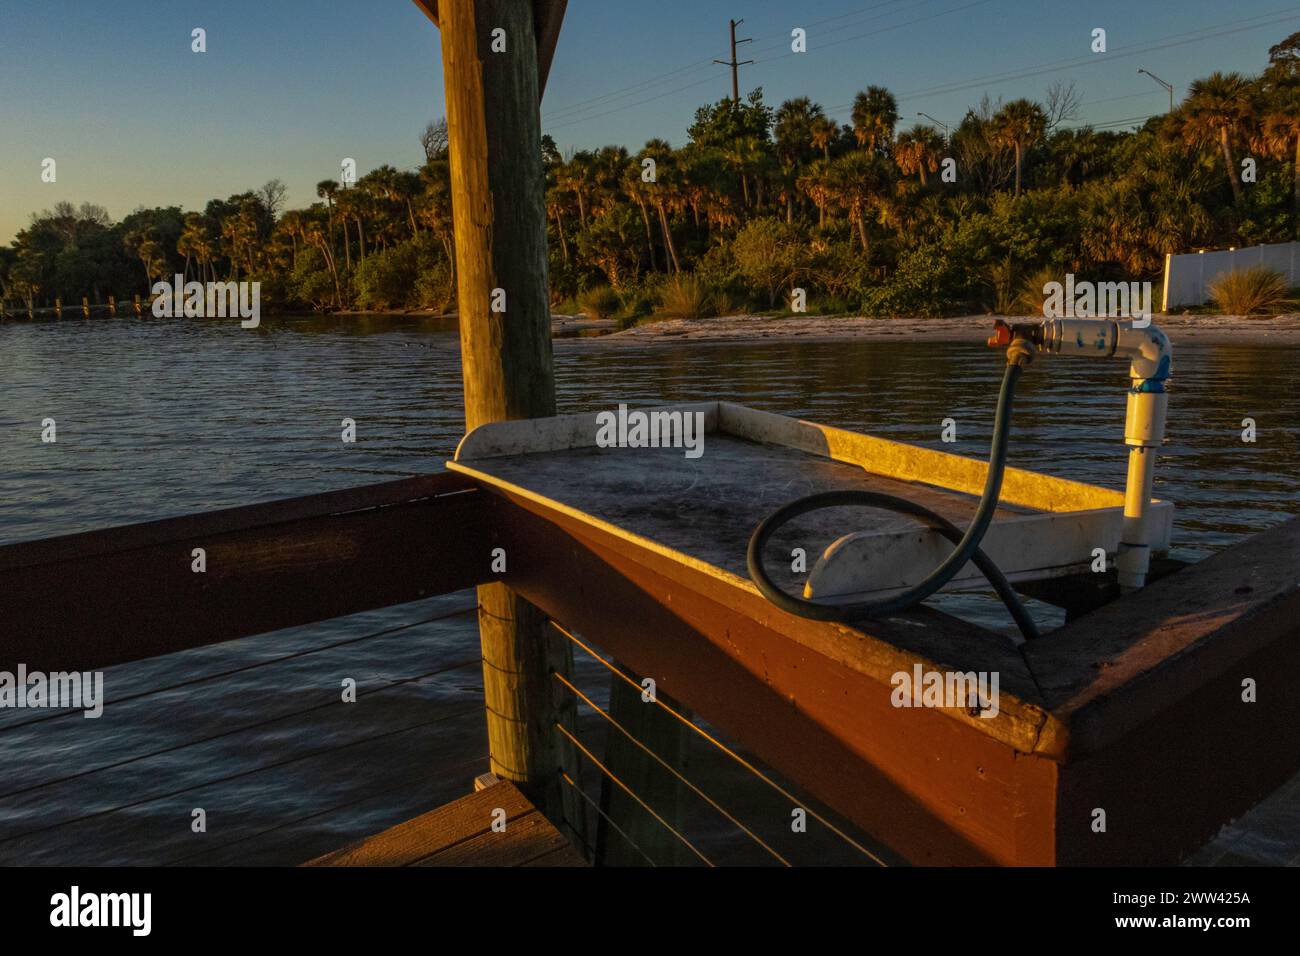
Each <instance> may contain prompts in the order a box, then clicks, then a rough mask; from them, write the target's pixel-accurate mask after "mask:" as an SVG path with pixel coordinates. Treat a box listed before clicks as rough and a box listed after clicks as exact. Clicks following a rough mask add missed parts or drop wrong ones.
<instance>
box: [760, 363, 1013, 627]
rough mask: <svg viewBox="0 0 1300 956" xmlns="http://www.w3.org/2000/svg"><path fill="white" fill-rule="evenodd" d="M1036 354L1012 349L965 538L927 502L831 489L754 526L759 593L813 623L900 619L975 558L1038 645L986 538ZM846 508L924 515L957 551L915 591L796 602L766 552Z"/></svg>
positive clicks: (777, 512) (788, 507)
mask: <svg viewBox="0 0 1300 956" xmlns="http://www.w3.org/2000/svg"><path fill="white" fill-rule="evenodd" d="M1031 356H1032V353H1031V352H1030V350H1029V348H1028V346H1026V345H1025V344H1024V343H1023V340H1019V339H1017V341H1016V342H1015V343H1013V344H1012V346H1011V348H1010V349H1008V350H1007V370H1006V374H1005V375H1003V377H1002V389H1001V391H1000V392H999V393H998V409H997V417H996V418H995V420H994V422H993V445H992V448H991V449H990V450H989V474H988V479H987V480H986V481H985V483H984V492H983V494H982V495H981V496H980V502H979V507H978V508H976V509H975V517H974V518H973V519H971V523H970V526H969V527H967V528H966V531H965V533H963V532H962V530H961V529H960V528H958V527H957V526H956V525H954V524H953V523H952V522H951V521H949V520H948V519H947V518H945V517H944V516H943V515H941V514H938V513H936V512H934V511H931V510H930V509H929V508H926V507H925V506H924V505H919V504H917V503H916V502H914V501H908V500H907V499H906V498H898V497H895V496H894V495H885V494H880V493H878V492H873V491H826V492H822V493H821V494H816V495H809V496H808V497H806V498H799V499H797V500H795V501H792V502H790V503H789V504H787V505H782V506H781V507H780V508H778V509H777V510H776V511H774V512H772V514H770V515H768V516H767V518H765V519H764V520H763V522H762V523H761V524H760V525H759V526H758V527H757V528H755V529H754V533H753V535H751V536H750V539H749V550H748V552H747V553H746V555H745V562H746V564H747V565H748V567H749V576H750V578H752V579H753V581H754V584H756V585H757V586H758V590H759V591H760V592H762V594H763V596H764V597H765V598H767V599H768V600H769V601H771V602H772V603H773V604H775V605H776V606H777V607H779V608H780V609H781V610H783V611H787V612H789V613H790V614H796V615H798V616H799V617H806V618H812V619H813V620H817V621H840V622H843V623H851V622H853V621H860V620H864V619H866V618H873V617H882V616H884V615H886V614H894V613H897V612H899V611H902V610H905V609H906V608H909V607H912V606H913V605H916V604H919V603H920V602H921V601H924V600H925V599H926V598H928V597H929V596H930V595H932V594H934V593H935V592H936V591H938V590H939V589H940V588H942V587H943V586H944V585H945V584H947V583H948V582H949V581H951V580H952V579H953V578H954V577H956V575H957V572H958V571H960V570H961V569H962V567H963V566H964V565H965V564H966V562H967V561H973V562H974V563H975V566H976V567H977V568H979V569H980V572H981V573H983V575H984V577H986V578H988V582H989V584H991V585H992V586H993V590H994V591H996V592H997V594H998V597H1000V598H1001V599H1002V603H1003V604H1005V605H1006V606H1007V610H1008V611H1010V612H1011V616H1012V617H1013V618H1014V619H1015V622H1016V626H1017V627H1019V628H1020V633H1021V634H1023V635H1024V636H1025V639H1026V640H1031V639H1033V638H1036V637H1038V628H1037V627H1036V626H1035V624H1034V621H1033V618H1031V617H1030V616H1029V612H1028V611H1026V610H1025V606H1024V604H1022V603H1021V601H1020V598H1019V597H1018V596H1017V595H1016V592H1015V591H1014V590H1012V587H1011V584H1010V583H1009V582H1008V581H1007V578H1006V575H1004V574H1003V573H1002V571H1001V570H1000V569H999V568H998V566H997V565H996V564H994V563H993V561H992V560H991V559H990V558H989V556H988V555H987V554H985V553H984V552H983V551H982V550H980V541H981V540H983V538H984V533H985V532H986V531H988V527H989V525H990V524H991V523H992V521H993V513H994V511H996V510H997V506H998V495H999V493H1000V492H1001V490H1002V474H1003V472H1004V471H1005V470H1006V465H1007V438H1008V433H1009V432H1010V430H1011V402H1012V399H1013V398H1014V397H1015V391H1016V382H1017V381H1018V380H1019V378H1020V373H1021V371H1022V370H1023V367H1024V365H1025V364H1027V363H1028V362H1029V360H1030V358H1031ZM845 505H857V506H862V507H866V508H881V509H883V510H885V511H894V512H897V513H899V514H905V515H908V516H910V517H913V518H916V519H918V520H920V521H922V522H923V523H925V524H927V525H929V526H930V527H931V528H934V529H935V530H936V531H938V532H939V533H940V534H941V535H943V536H944V537H945V538H947V539H948V540H949V541H951V542H953V543H954V544H955V545H956V547H955V548H954V549H953V552H952V553H951V554H950V555H948V557H947V558H946V559H944V561H943V563H941V564H940V565H939V566H938V567H936V568H935V569H934V570H933V571H931V572H930V574H929V575H928V576H927V577H926V578H925V580H923V581H921V582H920V583H918V584H916V585H915V586H914V587H911V588H908V589H907V590H906V591H904V592H903V593H902V594H898V595H895V596H894V597H890V598H885V599H883V600H878V601H859V602H856V603H851V604H824V603H821V602H818V601H808V600H805V599H803V598H800V597H795V596H794V595H792V594H789V593H788V592H786V591H783V590H781V588H779V587H778V586H777V584H776V582H775V581H773V580H772V578H771V577H770V576H769V575H768V573H767V570H766V569H765V568H764V567H763V548H764V547H765V546H766V545H767V542H768V541H769V540H770V539H771V537H772V535H773V534H775V533H776V532H777V530H778V529H780V528H781V527H783V526H784V525H786V524H788V523H790V522H791V521H793V520H794V519H795V518H798V517H800V516H801V515H806V514H808V513H809V512H810V511H817V510H820V509H822V508H837V507H843V506H845Z"/></svg>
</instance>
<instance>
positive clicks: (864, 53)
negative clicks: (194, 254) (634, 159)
mask: <svg viewBox="0 0 1300 956" xmlns="http://www.w3.org/2000/svg"><path fill="white" fill-rule="evenodd" d="M729 17H738V18H739V17H743V18H744V20H745V23H744V24H743V26H742V27H741V29H740V35H741V36H751V37H754V38H755V39H754V42H753V43H749V44H745V45H743V46H742V47H741V58H742V59H751V58H752V59H755V60H757V61H758V62H757V63H755V64H754V65H753V66H749V67H745V68H743V70H742V73H741V86H742V90H748V89H750V88H751V87H753V86H757V85H761V86H762V87H763V88H764V92H765V95H766V99H767V101H768V102H769V103H772V104H773V105H775V104H778V103H780V101H781V100H783V99H786V98H788V97H791V96H797V95H807V96H811V97H812V98H813V99H814V100H816V101H818V102H820V103H822V104H823V105H824V106H825V107H827V108H828V109H831V108H835V107H841V108H842V107H846V106H847V104H849V103H850V102H851V101H852V98H853V94H854V93H855V92H856V91H857V90H859V89H862V88H863V87H865V86H867V85H868V84H872V83H875V84H883V85H885V86H888V87H889V88H890V89H892V90H893V91H894V92H895V93H896V94H898V95H899V98H900V113H901V114H902V116H903V121H904V122H905V123H911V122H912V121H913V120H914V119H915V114H916V112H917V111H918V110H924V111H925V112H927V113H930V114H931V115H933V116H935V117H937V118H938V119H940V120H941V121H943V122H946V123H955V122H957V121H958V120H960V118H961V116H962V114H963V113H964V111H965V109H966V107H967V106H969V105H971V104H973V103H975V102H977V101H978V100H979V98H980V97H981V95H983V93H985V92H988V93H989V94H990V95H991V96H992V97H994V98H995V99H996V98H998V97H1002V98H1006V99H1010V98H1014V97H1017V96H1030V97H1035V98H1041V97H1042V96H1043V93H1044V91H1045V90H1046V88H1047V86H1048V84H1049V83H1051V82H1052V81H1053V80H1055V79H1058V78H1060V79H1065V80H1074V81H1075V83H1076V85H1077V88H1078V91H1079V92H1080V94H1081V96H1082V99H1083V101H1084V104H1085V105H1084V106H1083V110H1082V119H1084V120H1086V121H1089V122H1093V123H1099V124H1100V123H1107V122H1113V121H1116V120H1125V119H1128V118H1130V117H1141V116H1145V115H1147V114H1150V113H1154V112H1159V111H1162V110H1163V109H1164V108H1165V106H1166V105H1167V95H1166V94H1165V93H1164V91H1163V90H1161V89H1160V88H1159V87H1158V86H1156V85H1155V83H1153V82H1152V81H1151V80H1150V79H1148V78H1147V77H1145V76H1139V75H1138V74H1137V68H1138V67H1139V66H1141V67H1146V68H1147V69H1149V70H1151V71H1152V72H1154V73H1156V74H1157V75H1159V76H1161V77H1163V78H1164V79H1165V80H1167V81H1169V82H1171V83H1173V84H1174V85H1175V87H1176V88H1177V93H1178V95H1179V96H1181V95H1182V93H1183V92H1184V91H1185V89H1186V86H1187V83H1188V82H1189V81H1190V80H1192V79H1193V78H1195V77H1197V76H1202V75H1205V74H1207V73H1209V72H1211V71H1213V70H1220V69H1221V70H1243V71H1248V72H1255V71H1258V70H1259V69H1260V68H1261V67H1262V66H1263V64H1264V63H1265V61H1266V58H1267V50H1268V47H1269V46H1270V45H1271V44H1273V43H1274V42H1276V41H1277V40H1279V39H1281V38H1282V37H1284V36H1286V35H1287V34H1289V33H1291V32H1293V31H1296V30H1300V4H1297V3H1283V2H1280V0H1234V2H1233V3H1223V2H1221V0H1088V2H1079V0H892V2H891V0H807V2H794V0H653V2H641V0H570V3H569V12H568V16H567V17H566V23H565V27H564V31H563V33H562V35H561V37H560V44H559V49H558V51H557V54H556V61H555V66H554V68H553V71H552V74H551V80H550V84H549V86H548V88H547V91H546V99H545V102H544V103H543V127H544V129H545V130H546V131H547V132H549V133H551V135H553V136H554V137H555V139H556V141H557V142H558V143H559V145H560V147H561V149H565V150H567V149H568V148H572V147H588V146H595V145H600V144H604V143H611V142H612V143H621V144H624V145H627V146H629V147H632V148H637V147H639V146H640V145H641V144H642V143H643V142H644V141H645V140H646V139H649V138H650V137H654V136H659V137H663V138H665V139H667V140H669V141H670V142H672V143H674V144H680V143H682V142H683V141H684V140H685V138H686V127H687V126H688V125H689V123H690V120H691V117H692V114H693V113H694V111H695V108H696V107H697V106H698V105H700V104H701V103H703V102H706V101H709V100H716V99H718V98H720V97H722V96H725V95H729V92H730V80H729V77H728V71H727V70H726V69H725V68H724V67H720V66H714V65H713V64H711V63H709V62H708V61H709V60H711V59H712V58H714V57H718V58H723V57H724V56H725V54H726V41H727V19H728V18H729ZM1284 18H1285V19H1284ZM1268 21H1274V22H1271V23H1269V22H1268ZM796 26H801V27H804V28H805V29H806V30H807V31H808V48H809V50H808V53H806V54H802V55H795V54H790V53H789V49H790V47H789V35H790V30H791V28H792V27H796ZM194 27H203V28H204V29H206V31H207V41H208V52H207V53H205V54H195V53H192V52H191V51H190V31H191V30H192V29H193V28H194ZM1095 27H1102V28H1104V29H1105V30H1106V31H1107V45H1108V50H1109V52H1108V53H1107V54H1105V55H1094V54H1091V53H1090V51H1089V43H1090V41H1091V36H1090V35H1091V31H1092V30H1093V28H1095ZM1243 27H1244V28H1245V29H1243ZM1211 30H1214V31H1215V32H1222V31H1232V32H1222V35H1218V36H1211V37H1209V38H1206V39H1200V40H1195V41H1194V42H1181V41H1183V40H1185V39H1192V38H1193V36H1194V35H1196V33H1197V31H1211ZM1202 35H1203V34H1202ZM1168 44H1175V45H1168ZM1158 46H1164V48H1163V49H1155V47H1158ZM1129 53H1133V54H1134V55H1127V54H1129ZM1007 74H1011V75H1009V76H1008V75H1007ZM994 75H996V77H995V76H994ZM954 87H956V88H954ZM443 112H444V110H443V99H442V71H441V65H440V62H439V49H438V36H437V31H436V29H435V28H434V26H433V25H432V24H431V23H429V21H428V20H427V19H426V18H425V17H424V16H423V14H421V13H420V12H419V11H418V10H417V9H416V7H415V5H414V4H413V3H411V2H409V0H364V2H358V0H314V2H308V0H220V2H219V3H212V2H205V3H199V2H193V0H109V2H98V0H4V5H3V13H2V14H0V243H7V242H8V241H9V240H10V239H11V238H12V237H13V234H14V233H15V232H16V231H17V230H18V229H19V228H21V227H22V226H23V225H25V224H26V222H27V221H28V219H29V217H30V215H31V214H32V213H33V212H37V211H39V210H42V209H46V208H49V207H51V206H52V205H53V204H54V203H55V202H57V201H59V200H62V199H67V200H71V201H72V202H75V203H80V202H82V201H90V202H95V203H99V204H100V205H103V206H105V207H107V209H108V211H109V212H110V213H111V214H112V215H113V216H114V217H115V218H120V217H122V216H123V215H125V214H126V213H128V212H130V211H131V210H132V209H134V208H136V207H137V206H141V205H146V206H153V205H171V204H179V205H181V206H184V207H186V208H201V207H202V205H203V204H204V203H205V202H206V201H207V200H208V199H209V198H211V197H214V196H220V197H225V196H227V195H230V194H231V193H235V192H239V191H242V190H244V189H249V188H253V187H256V186H258V185H260V184H261V183H263V182H265V181H266V180H268V179H271V178H273V177H278V178H280V179H282V180H284V182H285V183H286V184H288V187H289V195H288V201H289V204H290V205H291V206H298V205H306V204H308V203H309V202H311V201H313V200H314V199H315V184H316V182H317V181H319V180H321V179H325V178H327V177H330V176H336V175H337V174H338V163H339V160H340V159H341V158H342V157H345V156H351V157H354V158H355V159H356V160H357V163H358V172H359V173H361V174H364V173H365V172H366V171H367V170H369V169H371V168H373V167H374V166H377V165H380V164H382V163H392V164H394V165H396V166H400V167H407V168H412V167H415V166H416V165H418V164H419V162H420V161H421V158H422V155H421V151H420V146H419V141H418V136H419V133H420V131H421V130H422V129H423V127H424V124H425V123H426V122H428V121H429V120H430V119H433V118H435V117H438V116H440V115H442V113H443ZM834 115H836V116H837V118H839V119H842V120H843V119H847V115H848V114H847V109H840V110H839V111H838V112H836V113H835V114H834ZM47 156H49V157H53V158H55V159H56V161H57V163H58V181H57V182H56V183H53V184H46V183H42V182H41V181H40V164H41V160H42V159H43V158H44V157H47Z"/></svg>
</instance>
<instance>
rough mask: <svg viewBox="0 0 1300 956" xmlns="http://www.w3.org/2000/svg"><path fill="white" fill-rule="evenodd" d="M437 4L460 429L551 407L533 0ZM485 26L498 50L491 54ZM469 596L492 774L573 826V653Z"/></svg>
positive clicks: (505, 604) (500, 605) (514, 614)
mask: <svg viewBox="0 0 1300 956" xmlns="http://www.w3.org/2000/svg"><path fill="white" fill-rule="evenodd" d="M438 6H439V10H438V24H439V27H440V29H441V34H442V62H443V74H444V81H445V86H446V104H447V129H448V134H449V136H448V138H449V144H450V150H449V152H450V160H451V189H452V212H453V220H454V226H455V239H456V273H457V285H456V291H457V297H458V303H459V313H460V343H461V364H462V366H463V373H464V381H465V428H466V431H469V430H472V429H474V428H476V427H478V426H479V425H482V424H484V423H486V422H493V421H500V420H502V419H512V418H539V417H545V416H549V415H553V414H555V376H554V370H553V365H552V357H551V314H550V300H549V295H548V290H547V250H546V218H545V217H546V210H545V204H544V195H543V192H544V189H545V179H544V174H543V171H542V158H541V119H540V116H539V112H538V106H539V94H538V67H537V49H536V41H535V38H534V32H533V6H534V5H533V4H532V3H521V2H519V0H460V2H456V3H445V2H444V3H441V4H439V5H438ZM494 31H503V32H502V33H497V39H496V44H497V46H500V44H501V43H502V42H504V44H505V49H504V51H501V52H494V51H493V49H492V47H493V43H494V37H493V33H494ZM485 550H486V549H485ZM487 560H489V558H488V556H487V555H486V554H485V555H484V561H487ZM511 560H512V556H511V555H509V554H507V555H506V562H507V570H509V562H510V561H511ZM478 602H479V635H480V640H481V642H482V648H483V690H484V696H485V698H486V701H485V702H486V707H487V725H488V741H489V746H490V751H491V770H492V772H493V773H495V774H496V775H497V776H499V777H501V778H503V779H506V780H512V781H514V782H515V783H516V784H517V785H518V786H519V787H520V789H522V790H523V791H524V792H525V793H526V794H527V795H528V797H529V798H530V799H531V800H532V801H533V803H534V804H535V805H536V806H537V807H538V808H539V809H540V810H542V812H543V813H545V814H546V815H547V816H548V817H549V818H550V819H551V820H553V821H556V822H559V821H560V820H563V819H564V818H565V817H566V816H568V819H569V822H570V823H575V824H576V823H577V821H578V820H581V819H582V817H581V815H579V816H577V817H574V816H569V815H568V814H566V812H565V805H566V803H569V798H568V797H567V796H566V790H567V788H565V789H563V790H562V784H561V781H560V776H559V768H560V764H561V758H562V756H563V755H562V752H561V750H560V747H559V744H558V742H557V738H558V737H559V734H557V733H556V732H555V730H554V725H555V724H556V723H557V722H560V723H567V722H569V721H570V720H571V716H570V714H571V709H572V703H571V702H570V701H567V699H566V698H565V697H564V696H562V693H561V692H562V690H563V689H562V688H559V687H558V685H557V682H556V681H555V679H554V678H553V677H552V676H551V671H552V670H557V671H560V672H561V673H565V672H566V671H567V670H568V668H569V663H568V661H569V660H570V659H571V650H570V648H569V647H568V646H567V642H565V641H564V640H563V638H561V637H560V636H559V635H558V634H557V633H556V632H555V631H554V629H553V628H551V627H549V626H548V625H547V624H546V617H545V615H544V614H543V613H542V612H541V611H539V610H538V609H537V608H536V607H534V606H533V605H531V604H529V603H528V602H527V601H525V600H523V599H522V598H521V597H519V595H517V594H516V593H515V592H514V591H512V590H510V589H509V588H507V587H506V586H505V585H504V584H488V585H483V586H481V587H479V589H478ZM566 709H568V710H569V713H566ZM569 805H570V807H571V806H572V804H571V803H569Z"/></svg>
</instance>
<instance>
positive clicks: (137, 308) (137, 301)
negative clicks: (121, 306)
mask: <svg viewBox="0 0 1300 956" xmlns="http://www.w3.org/2000/svg"><path fill="white" fill-rule="evenodd" d="M135 314H136V317H137V318H138V317H139V316H140V315H141V310H140V293H138V292H137V293H136V294H135Z"/></svg>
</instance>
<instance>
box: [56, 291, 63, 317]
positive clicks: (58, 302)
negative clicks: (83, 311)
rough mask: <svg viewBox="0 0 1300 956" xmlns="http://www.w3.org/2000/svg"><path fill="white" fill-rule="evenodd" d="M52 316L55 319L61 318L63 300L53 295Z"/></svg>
mask: <svg viewBox="0 0 1300 956" xmlns="http://www.w3.org/2000/svg"><path fill="white" fill-rule="evenodd" d="M54 317H55V318H56V319H61V318H63V300H62V299H60V298H59V297H58V296H55V297H54Z"/></svg>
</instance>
